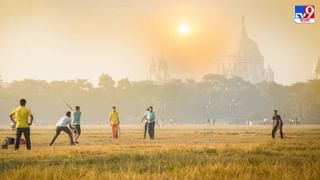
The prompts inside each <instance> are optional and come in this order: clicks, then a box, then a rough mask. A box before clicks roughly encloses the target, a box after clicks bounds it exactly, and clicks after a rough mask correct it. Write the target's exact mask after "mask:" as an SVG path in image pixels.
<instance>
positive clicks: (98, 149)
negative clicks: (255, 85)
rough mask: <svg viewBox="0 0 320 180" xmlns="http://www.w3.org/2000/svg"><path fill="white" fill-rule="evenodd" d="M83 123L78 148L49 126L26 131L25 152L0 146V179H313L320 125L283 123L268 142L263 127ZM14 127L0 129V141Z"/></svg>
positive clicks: (317, 175) (319, 167) (319, 168)
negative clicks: (117, 131) (150, 128)
mask: <svg viewBox="0 0 320 180" xmlns="http://www.w3.org/2000/svg"><path fill="white" fill-rule="evenodd" d="M121 132H122V134H121V137H120V140H117V141H114V140H112V138H111V134H110V129H107V128H104V129H103V128H100V129H96V128H83V134H82V135H81V138H80V143H81V144H80V145H76V146H69V145H68V139H67V135H65V134H61V135H60V137H59V138H58V139H57V141H56V144H55V145H54V146H53V147H49V146H48V143H49V141H50V139H51V138H52V136H53V135H54V129H53V128H51V129H50V128H49V129H32V136H31V138H32V150H31V151H27V150H25V147H24V146H22V147H21V148H20V150H19V151H17V152H14V151H13V146H11V147H10V148H9V149H8V150H1V151H0V177H1V179H21V178H23V179H111V178H113V179H114V178H115V179H320V126H286V127H285V129H284V132H285V139H284V140H280V139H279V137H277V139H275V140H272V139H271V137H270V136H271V135H270V133H271V128H270V127H267V126H217V127H212V126H211V127H206V126H179V127H166V128H160V129H159V128H158V129H156V140H154V141H150V140H143V139H142V129H141V128H140V127H136V126H127V127H123V128H122V130H121ZM8 135H10V136H14V132H13V131H10V130H6V129H1V130H0V139H4V137H5V136H8Z"/></svg>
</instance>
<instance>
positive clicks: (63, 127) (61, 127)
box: [49, 111, 74, 146]
mask: <svg viewBox="0 0 320 180" xmlns="http://www.w3.org/2000/svg"><path fill="white" fill-rule="evenodd" d="M56 126H57V127H56V134H55V135H54V137H53V139H52V140H51V142H50V144H49V145H50V146H52V145H53V143H54V141H55V140H56V139H57V137H58V136H59V135H60V132H61V131H63V132H65V133H66V134H68V136H69V138H70V145H74V141H73V136H72V131H71V112H70V111H68V112H66V115H65V116H63V117H61V118H60V119H59V121H58V122H57V124H56Z"/></svg>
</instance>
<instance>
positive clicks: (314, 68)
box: [312, 58, 320, 79]
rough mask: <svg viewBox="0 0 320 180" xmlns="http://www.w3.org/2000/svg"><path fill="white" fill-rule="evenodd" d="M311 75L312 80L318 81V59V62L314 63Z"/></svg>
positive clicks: (319, 76) (319, 63) (319, 62)
mask: <svg viewBox="0 0 320 180" xmlns="http://www.w3.org/2000/svg"><path fill="white" fill-rule="evenodd" d="M312 73H313V76H314V79H320V58H318V61H316V63H314V66H313V72H312Z"/></svg>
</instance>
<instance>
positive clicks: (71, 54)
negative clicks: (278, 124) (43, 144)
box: [0, 0, 320, 85]
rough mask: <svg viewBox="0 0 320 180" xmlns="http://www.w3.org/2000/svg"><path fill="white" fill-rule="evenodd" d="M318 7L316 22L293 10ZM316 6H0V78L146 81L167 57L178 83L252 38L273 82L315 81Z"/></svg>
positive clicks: (127, 1)
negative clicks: (242, 38)
mask: <svg viewBox="0 0 320 180" xmlns="http://www.w3.org/2000/svg"><path fill="white" fill-rule="evenodd" d="M306 3H307V4H314V5H315V7H316V23H315V24H296V23H295V21H294V5H297V4H306ZM319 8H320V2H319V1H307V2H306V1H289V0H287V1H281V2H279V1H276V0H271V1H265V2H260V1H259V2H257V1H254V0H244V1H241V2H240V1H236V0H229V1H223V2H220V1H215V0H187V1H182V0H176V1H169V0H163V1H160V0H151V1H134V0H123V1H121V2H119V1H116V0H109V1H103V0H97V1H94V2H93V1H88V0H70V1H54V0H47V1H41V0H25V1H14V2H13V1H9V0H1V1H0V76H1V77H2V79H3V80H4V81H9V82H10V81H13V80H21V79H26V78H30V79H42V80H48V81H52V80H68V79H76V78H81V79H89V81H91V82H93V83H96V82H97V81H98V78H99V76H100V75H101V74H102V73H107V74H109V75H111V76H112V77H113V78H114V79H116V80H119V79H121V78H129V79H130V80H144V79H145V78H146V74H147V71H148V66H149V64H150V63H151V60H152V58H157V57H165V58H166V59H167V60H168V63H169V71H170V74H171V77H173V78H195V79H200V78H201V77H202V76H203V75H205V74H208V73H214V69H215V68H216V66H217V62H218V59H219V57H221V56H222V55H223V54H224V53H226V49H227V48H228V46H229V44H231V43H232V41H234V40H237V38H238V36H239V33H240V29H241V17H242V16H245V24H246V28H247V33H248V36H249V37H250V38H251V39H253V40H254V41H255V42H256V43H257V45H258V47H259V49H260V51H261V54H262V55H263V56H264V60H265V66H268V65H271V67H272V68H273V70H274V71H275V81H276V82H277V83H281V84H286V85H288V84H292V83H295V82H299V81H306V80H308V79H311V78H312V76H311V73H312V68H313V64H314V62H315V61H316V60H317V59H318V58H320V18H319V14H318V13H317V12H319Z"/></svg>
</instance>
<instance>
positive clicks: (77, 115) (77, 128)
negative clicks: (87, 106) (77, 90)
mask: <svg viewBox="0 0 320 180" xmlns="http://www.w3.org/2000/svg"><path fill="white" fill-rule="evenodd" d="M80 118H81V111H80V106H76V111H74V112H73V119H72V126H73V127H74V128H75V136H74V139H75V143H77V144H78V143H79V142H78V138H79V137H80V134H81V127H80Z"/></svg>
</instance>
